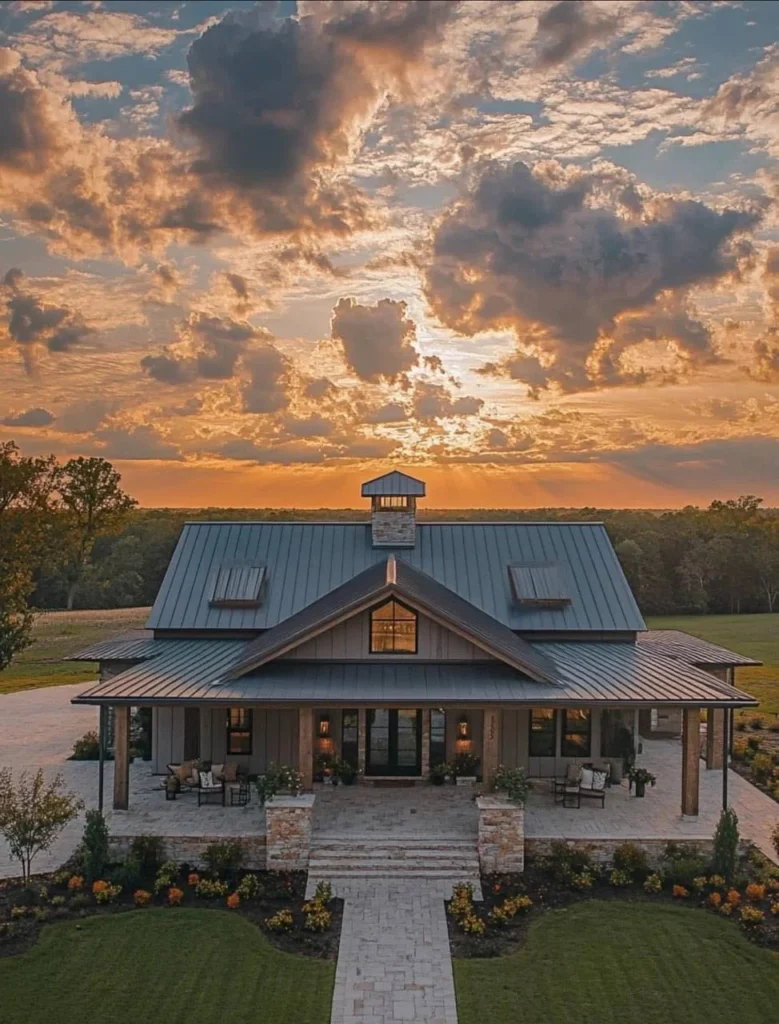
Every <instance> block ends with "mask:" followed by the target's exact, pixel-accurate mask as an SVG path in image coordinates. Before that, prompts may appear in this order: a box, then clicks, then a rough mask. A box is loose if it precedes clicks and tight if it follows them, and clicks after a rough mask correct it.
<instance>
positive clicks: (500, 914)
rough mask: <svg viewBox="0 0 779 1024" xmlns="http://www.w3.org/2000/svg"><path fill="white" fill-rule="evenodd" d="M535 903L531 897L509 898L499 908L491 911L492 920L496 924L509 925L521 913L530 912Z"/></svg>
mask: <svg viewBox="0 0 779 1024" xmlns="http://www.w3.org/2000/svg"><path fill="white" fill-rule="evenodd" d="M532 906H533V901H532V900H531V898H530V897H529V896H509V897H507V898H506V899H505V900H504V901H503V903H501V905H500V906H498V907H493V909H492V910H491V911H490V920H491V921H492V922H493V923H494V924H498V925H505V924H508V923H509V921H511V920H512V919H513V918H514V917H516V915H517V914H518V913H520V912H524V911H526V910H530V908H531V907H532Z"/></svg>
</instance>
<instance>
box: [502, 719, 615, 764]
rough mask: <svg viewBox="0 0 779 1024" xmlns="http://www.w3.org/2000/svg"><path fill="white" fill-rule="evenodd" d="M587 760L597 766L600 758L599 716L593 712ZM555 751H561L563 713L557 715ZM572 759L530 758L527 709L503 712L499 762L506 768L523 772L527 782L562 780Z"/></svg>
mask: <svg viewBox="0 0 779 1024" xmlns="http://www.w3.org/2000/svg"><path fill="white" fill-rule="evenodd" d="M591 714H592V720H591V730H590V753H589V759H591V760H593V761H594V762H596V763H598V762H600V761H601V760H602V758H601V756H600V734H601V716H600V711H599V710H598V709H597V708H594V709H593V710H592V712H591ZM556 728H557V732H556V736H555V749H556V750H558V751H559V750H560V744H561V739H562V731H563V713H562V710H561V711H558V713H557V727H556ZM574 760H576V758H573V757H530V709H529V708H518V709H517V710H516V711H507V710H504V711H503V712H502V713H501V728H500V761H501V764H504V765H505V766H506V767H507V768H524V769H525V771H526V772H527V774H528V776H529V777H530V778H542V779H548V778H552V777H553V776H562V775H564V774H565V769H566V768H567V766H568V763H569V761H574Z"/></svg>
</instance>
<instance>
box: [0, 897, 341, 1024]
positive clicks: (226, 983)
mask: <svg viewBox="0 0 779 1024" xmlns="http://www.w3.org/2000/svg"><path fill="white" fill-rule="evenodd" d="M334 977H335V964H334V963H333V962H332V961H326V960H315V959H310V958H306V957H302V956H292V955H290V954H288V953H283V952H280V951H279V950H277V949H274V948H273V947H272V946H271V945H270V943H269V942H268V941H267V939H266V938H265V937H264V936H263V935H262V933H261V932H260V931H259V929H258V928H256V927H255V926H254V925H252V924H250V923H249V922H248V921H247V920H246V919H245V918H242V917H239V916H238V915H231V914H230V912H229V911H216V910H196V909H189V908H183V907H181V908H176V909H163V908H156V909H147V910H138V911H133V912H130V913H128V914H117V915H111V916H106V917H91V918H86V919H85V920H83V921H79V922H75V921H68V922H62V923H58V924H53V925H50V926H47V927H46V928H44V929H43V931H42V933H41V938H40V942H39V943H38V945H37V946H35V947H34V948H33V949H31V950H30V951H29V952H27V953H24V954H22V955H21V956H13V957H7V958H5V959H0V992H2V997H1V1003H2V1010H0V1019H2V1021H3V1024H39V1022H40V1021H46V1020H56V1021H57V1022H58V1024H81V1022H82V1021H84V1020H95V1021H100V1022H101V1024H125V1022H126V1021H133V1024H160V1022H163V1021H164V1022H165V1024H213V1022H214V1021H224V1022H225V1024H257V1022H259V1021H267V1022H268V1024H270V1022H272V1024H327V1022H328V1021H329V1020H330V1003H331V1000H332V993H333V980H334Z"/></svg>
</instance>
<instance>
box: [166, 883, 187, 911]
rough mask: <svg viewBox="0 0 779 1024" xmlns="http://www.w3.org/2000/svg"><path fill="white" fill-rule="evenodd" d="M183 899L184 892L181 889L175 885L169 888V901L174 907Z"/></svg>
mask: <svg viewBox="0 0 779 1024" xmlns="http://www.w3.org/2000/svg"><path fill="white" fill-rule="evenodd" d="M183 899H184V893H183V892H182V891H181V889H177V888H176V887H175V886H172V887H171V888H170V889H168V903H170V905H171V906H172V907H177V906H178V905H179V903H181V901H182V900H183Z"/></svg>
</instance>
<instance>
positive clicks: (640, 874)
mask: <svg viewBox="0 0 779 1024" xmlns="http://www.w3.org/2000/svg"><path fill="white" fill-rule="evenodd" d="M614 867H615V868H619V869H620V870H621V871H627V872H628V873H629V874H631V875H633V876H634V877H636V878H638V879H639V880H640V879H642V878H646V876H647V875H648V874H649V862H648V861H647V856H646V851H645V850H643V849H642V848H641V847H640V846H639V845H638V844H637V843H620V845H619V846H618V847H617V848H616V850H615V851H614Z"/></svg>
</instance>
